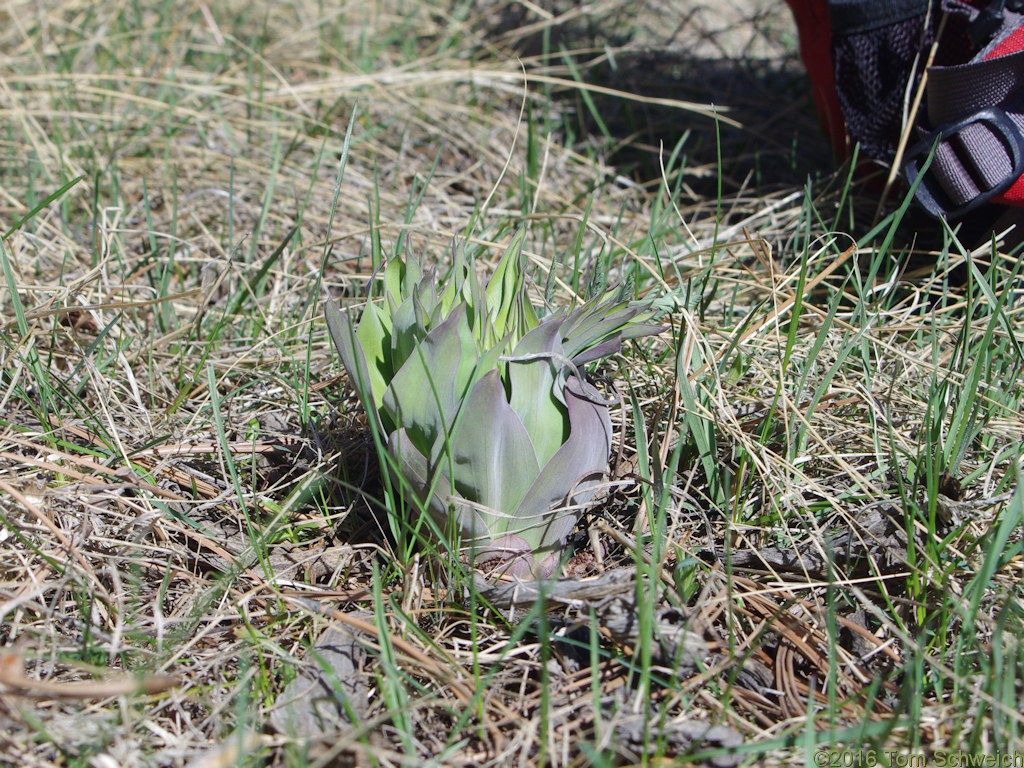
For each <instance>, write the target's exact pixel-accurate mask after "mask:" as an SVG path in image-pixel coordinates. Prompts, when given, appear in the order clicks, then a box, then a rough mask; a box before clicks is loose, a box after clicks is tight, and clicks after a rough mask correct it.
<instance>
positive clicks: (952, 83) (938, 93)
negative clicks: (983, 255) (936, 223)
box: [904, 22, 1024, 218]
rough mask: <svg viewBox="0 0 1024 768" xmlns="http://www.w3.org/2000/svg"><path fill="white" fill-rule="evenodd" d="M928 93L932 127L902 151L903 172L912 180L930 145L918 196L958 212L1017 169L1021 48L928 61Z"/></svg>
mask: <svg viewBox="0 0 1024 768" xmlns="http://www.w3.org/2000/svg"><path fill="white" fill-rule="evenodd" d="M1018 23H1019V22H1018ZM927 96H928V122H929V124H930V125H933V126H937V127H936V128H935V129H934V130H932V131H931V132H930V133H928V134H927V135H926V136H925V137H924V138H923V139H922V140H921V141H920V142H919V143H918V144H917V145H916V146H915V147H913V148H912V149H911V150H910V151H909V152H908V153H907V158H906V162H905V165H904V171H905V173H906V176H907V178H908V180H910V181H913V180H914V179H915V178H917V176H918V175H919V174H920V171H921V168H922V167H923V165H924V161H925V159H926V158H927V156H928V155H929V153H930V152H931V151H932V147H935V155H934V157H933V158H932V161H931V165H930V166H929V167H928V170H927V173H926V174H925V176H924V177H923V178H922V179H921V182H920V186H919V188H918V199H919V200H920V201H921V203H922V204H924V206H925V207H926V208H928V210H930V211H931V212H932V213H933V214H936V215H943V216H948V217H950V218H957V217H959V216H963V215H964V214H965V213H967V212H969V211H971V210H973V209H974V208H977V207H978V206H979V205H982V204H984V203H986V202H988V201H989V200H991V199H992V198H994V197H998V196H999V195H1000V194H1002V193H1003V192H1005V191H1006V190H1007V189H1009V187H1011V186H1012V185H1013V183H1014V182H1015V181H1016V180H1017V179H1018V178H1019V177H1020V176H1021V175H1022V174H1024V50H1022V51H1018V52H1016V53H1011V54H1007V55H1005V56H1000V57H998V58H994V59H987V60H984V61H978V60H974V61H972V62H970V63H968V64H962V65H960V66H956V67H932V68H931V69H929V70H928V84H927Z"/></svg>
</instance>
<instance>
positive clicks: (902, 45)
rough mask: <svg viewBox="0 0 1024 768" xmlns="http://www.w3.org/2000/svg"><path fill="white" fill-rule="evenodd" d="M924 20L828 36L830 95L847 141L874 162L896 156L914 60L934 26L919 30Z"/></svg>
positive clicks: (931, 37)
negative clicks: (832, 70)
mask: <svg viewBox="0 0 1024 768" xmlns="http://www.w3.org/2000/svg"><path fill="white" fill-rule="evenodd" d="M925 17H926V15H925V14H922V15H920V16H914V17H911V18H909V19H904V20H902V21H899V22H896V23H895V24H891V25H889V26H884V27H880V28H876V29H873V30H869V31H867V32H858V33H854V34H846V35H842V34H838V31H837V34H834V35H833V38H832V62H833V66H834V67H835V80H836V94H837V95H838V97H839V104H840V106H841V107H842V110H843V117H844V118H846V124H847V126H848V128H849V131H850V138H851V139H852V140H853V141H854V143H857V142H859V143H860V146H861V152H863V153H865V154H866V155H867V156H868V157H871V158H874V159H875V160H881V161H883V162H886V163H889V162H892V159H893V157H894V156H895V154H896V145H897V144H898V142H899V138H900V132H901V130H902V126H903V113H904V104H905V103H906V94H907V84H908V82H909V81H910V77H911V74H912V72H913V69H914V58H915V57H916V56H917V54H918V52H919V51H923V50H926V49H927V46H930V45H931V43H932V41H933V40H934V39H935V24H934V23H929V24H928V28H927V29H925ZM922 67H923V62H920V63H918V69H919V70H920V69H921V68H922ZM914 74H919V73H914Z"/></svg>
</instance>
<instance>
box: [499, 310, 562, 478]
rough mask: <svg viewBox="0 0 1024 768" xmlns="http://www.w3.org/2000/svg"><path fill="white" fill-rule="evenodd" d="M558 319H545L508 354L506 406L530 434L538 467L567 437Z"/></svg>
mask: <svg viewBox="0 0 1024 768" xmlns="http://www.w3.org/2000/svg"><path fill="white" fill-rule="evenodd" d="M561 324H562V323H561V320H560V319H558V318H553V319H551V320H545V321H544V322H543V323H541V324H540V325H539V326H537V327H536V328H534V329H533V330H532V331H530V332H529V333H528V334H526V335H525V336H523V338H522V339H520V340H519V343H518V344H516V346H515V348H513V350H512V352H511V353H510V354H509V361H508V375H507V377H508V382H509V385H510V388H511V390H512V391H511V396H510V398H509V403H510V404H511V406H512V409H513V410H514V411H515V412H516V413H517V414H518V415H519V418H520V420H522V422H523V426H525V427H526V431H527V432H528V433H529V435H530V439H531V441H532V442H533V449H534V451H535V452H536V454H537V461H538V462H539V463H540V465H541V466H543V465H545V464H547V462H548V460H549V459H550V458H551V457H552V456H554V455H555V451H557V450H558V448H559V447H560V446H561V445H562V443H564V442H565V439H566V438H567V437H568V436H569V413H568V411H566V408H565V405H564V404H563V403H562V399H561V397H560V396H561V395H562V390H563V388H564V386H565V377H566V375H567V370H566V365H565V359H564V355H565V353H564V351H563V349H562V342H561V338H560V336H561Z"/></svg>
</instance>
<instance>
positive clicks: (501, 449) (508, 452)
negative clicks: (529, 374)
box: [431, 369, 540, 536]
mask: <svg viewBox="0 0 1024 768" xmlns="http://www.w3.org/2000/svg"><path fill="white" fill-rule="evenodd" d="M431 465H432V466H435V467H437V468H438V469H439V470H440V471H442V472H444V473H445V475H447V476H448V477H449V478H450V479H451V481H452V486H453V487H454V489H455V491H456V492H457V493H459V494H460V495H461V496H463V497H465V498H466V499H469V500H471V501H472V502H474V503H475V504H476V505H478V509H477V516H478V517H479V518H480V519H482V520H484V521H485V522H486V524H487V529H488V530H489V531H490V533H491V535H492V536H493V535H497V534H499V533H503V532H504V531H506V530H508V529H509V528H510V527H512V528H515V526H516V524H517V521H516V520H515V519H513V518H512V511H513V510H515V508H516V507H517V506H518V505H519V502H521V501H522V500H523V497H524V496H526V493H527V491H529V490H530V486H531V484H532V483H533V481H534V479H535V478H536V477H537V474H538V473H539V472H540V464H539V463H538V461H537V456H536V454H535V453H534V449H533V445H532V444H531V443H530V435H529V433H528V432H527V431H526V427H524V426H523V423H522V421H520V420H519V416H518V415H516V412H515V411H513V410H512V407H511V406H510V405H509V404H508V402H507V401H506V400H505V389H504V387H503V386H502V384H501V379H500V378H499V377H498V372H497V371H496V370H493V369H492V370H490V371H488V372H487V373H485V374H484V375H483V376H482V377H481V378H480V380H479V381H477V382H476V383H475V384H474V385H473V388H472V389H471V390H470V393H469V395H468V397H466V401H465V403H464V405H463V407H462V411H461V413H460V415H459V418H458V421H457V423H456V425H455V427H454V429H453V431H452V436H451V440H450V441H449V442H448V443H443V442H440V441H439V442H438V444H437V445H436V446H435V447H434V452H433V453H432V455H431Z"/></svg>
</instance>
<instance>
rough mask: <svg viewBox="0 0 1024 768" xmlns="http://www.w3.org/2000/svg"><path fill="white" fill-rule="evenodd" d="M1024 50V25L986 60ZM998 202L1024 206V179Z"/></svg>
mask: <svg viewBox="0 0 1024 768" xmlns="http://www.w3.org/2000/svg"><path fill="white" fill-rule="evenodd" d="M1021 49H1024V25H1022V26H1019V27H1017V29H1015V30H1014V31H1013V33H1012V34H1010V35H1009V36H1008V37H1007V38H1006V39H1005V40H1003V41H1002V42H1001V43H999V45H997V46H996V47H995V48H993V49H992V50H991V51H989V53H988V55H987V56H985V59H995V58H998V57H1000V56H1006V55H1008V54H1011V53H1016V52H1017V51H1019V50H1021ZM994 200H995V201H996V202H999V203H1007V204H1009V205H1021V206H1024V177H1021V178H1019V179H1017V181H1015V182H1014V184H1013V186H1012V187H1010V188H1009V189H1008V190H1006V191H1005V192H1003V194H1001V195H999V196H998V197H996V198H994Z"/></svg>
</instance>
